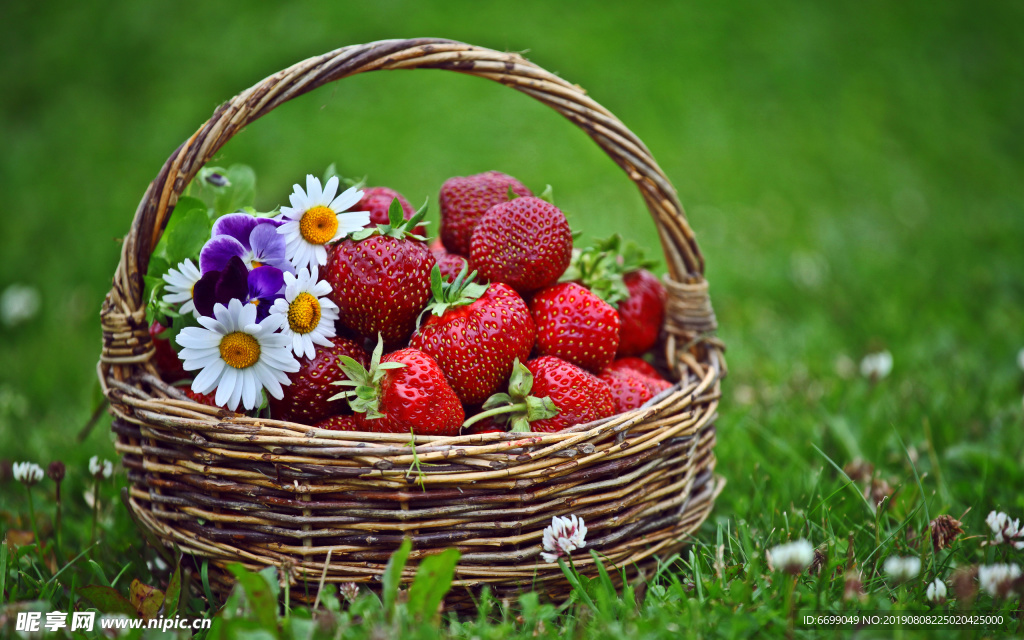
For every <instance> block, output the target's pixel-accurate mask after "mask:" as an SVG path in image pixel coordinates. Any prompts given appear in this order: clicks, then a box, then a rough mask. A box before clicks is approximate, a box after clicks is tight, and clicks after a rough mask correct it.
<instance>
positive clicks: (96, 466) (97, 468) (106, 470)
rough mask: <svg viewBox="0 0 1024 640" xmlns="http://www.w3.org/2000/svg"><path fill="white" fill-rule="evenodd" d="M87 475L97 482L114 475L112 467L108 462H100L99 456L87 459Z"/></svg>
mask: <svg viewBox="0 0 1024 640" xmlns="http://www.w3.org/2000/svg"><path fill="white" fill-rule="evenodd" d="M89 473H91V474H92V475H93V476H95V477H96V478H97V479H99V480H106V479H107V478H109V477H110V476H111V474H113V473H114V465H113V464H111V462H110V460H100V457H99V456H93V457H91V458H89Z"/></svg>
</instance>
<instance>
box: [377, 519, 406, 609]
mask: <svg viewBox="0 0 1024 640" xmlns="http://www.w3.org/2000/svg"><path fill="white" fill-rule="evenodd" d="M410 551H412V540H410V539H409V538H405V539H404V540H402V546H400V547H398V550H397V551H395V552H394V553H393V554H391V558H390V559H389V560H388V564H387V566H386V567H385V568H384V575H383V576H382V578H381V582H382V584H383V588H382V590H381V591H382V593H381V595H382V596H383V597H384V611H385V613H386V614H387V615H389V616H391V615H393V614H394V610H395V602H396V601H397V599H398V587H399V585H401V583H402V569H404V568H405V563H406V561H407V560H408V559H409V552H410Z"/></svg>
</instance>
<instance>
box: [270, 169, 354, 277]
mask: <svg viewBox="0 0 1024 640" xmlns="http://www.w3.org/2000/svg"><path fill="white" fill-rule="evenodd" d="M337 192H338V176H334V177H332V178H331V179H330V180H328V181H327V186H326V187H324V188H322V189H321V187H320V179H319V178H316V177H314V176H312V175H307V176H306V190H305V191H303V190H302V187H301V186H299V185H295V193H293V194H292V195H290V196H288V200H289V201H290V202H291V204H292V206H290V207H281V215H280V217H279V218H278V219H279V220H283V221H284V224H282V225H281V226H280V227H278V228H277V232H278V233H280V234H282V235H283V236H284V237H285V255H287V256H288V259H289V260H291V262H292V264H293V265H294V266H295V268H296V269H301V268H303V267H308V266H309V265H311V264H316V265H323V264H327V248H326V247H325V246H324V245H326V244H327V243H329V242H334V241H335V240H340V239H342V238H344V237H345V236H346V235H348V234H350V233H353V232H355V231H359V230H360V229H362V228H363V227H365V226H366V225H367V224H369V222H370V214H369V212H367V211H349V212H348V213H342V212H343V211H345V210H346V209H349V208H350V207H352V206H354V205H355V204H356V203H357V202H359V201H360V200H361V199H362V197H363V192H362V191H360V190H358V189H356V188H355V187H352V188H350V189H348V190H347V191H345V192H344V193H342V194H341V195H340V196H338V197H337V198H335V197H334V194H335V193H337Z"/></svg>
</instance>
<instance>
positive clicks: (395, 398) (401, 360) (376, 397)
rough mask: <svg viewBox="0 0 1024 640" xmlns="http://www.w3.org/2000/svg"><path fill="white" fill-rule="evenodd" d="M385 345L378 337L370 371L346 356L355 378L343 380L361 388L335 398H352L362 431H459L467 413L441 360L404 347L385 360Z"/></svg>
mask: <svg viewBox="0 0 1024 640" xmlns="http://www.w3.org/2000/svg"><path fill="white" fill-rule="evenodd" d="M383 349H384V343H383V341H378V343H377V348H376V349H374V350H373V356H372V357H371V359H370V369H369V371H367V370H366V369H364V368H363V366H362V365H360V364H359V363H357V362H355V361H354V360H352V359H351V358H346V357H344V356H342V358H341V362H342V364H341V366H342V369H343V370H344V371H345V373H346V374H347V375H348V377H349V380H345V381H342V382H340V383H339V384H341V385H345V386H351V387H355V389H353V390H350V391H344V392H342V393H339V394H338V395H337V396H334V397H335V398H338V397H345V398H348V400H349V406H350V407H351V408H352V410H353V411H355V412H356V415H355V419H356V424H357V425H358V427H359V430H360V431H373V432H377V433H409V431H410V430H411V431H412V432H413V433H416V434H419V435H439V436H453V435H458V433H459V429H460V428H461V427H462V422H463V421H464V420H465V419H466V414H465V411H464V410H463V409H462V405H461V404H459V398H458V396H456V395H455V392H454V391H452V388H451V387H449V386H448V383H447V382H446V381H445V379H444V372H443V371H441V367H439V366H437V362H435V361H434V359H433V358H431V357H430V356H429V355H427V354H426V353H423V352H422V351H419V350H418V349H400V350H398V351H395V352H394V353H390V354H388V355H387V357H385V358H384V359H383V360H381V352H382V351H383Z"/></svg>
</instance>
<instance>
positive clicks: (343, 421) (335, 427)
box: [313, 415, 359, 431]
mask: <svg viewBox="0 0 1024 640" xmlns="http://www.w3.org/2000/svg"><path fill="white" fill-rule="evenodd" d="M313 426H314V427H316V428H317V429H327V430H328V431H359V426H358V425H357V424H356V417H355V416H352V415H344V416H331V417H330V418H327V419H326V420H321V421H320V422H318V423H316V424H315V425H313Z"/></svg>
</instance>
